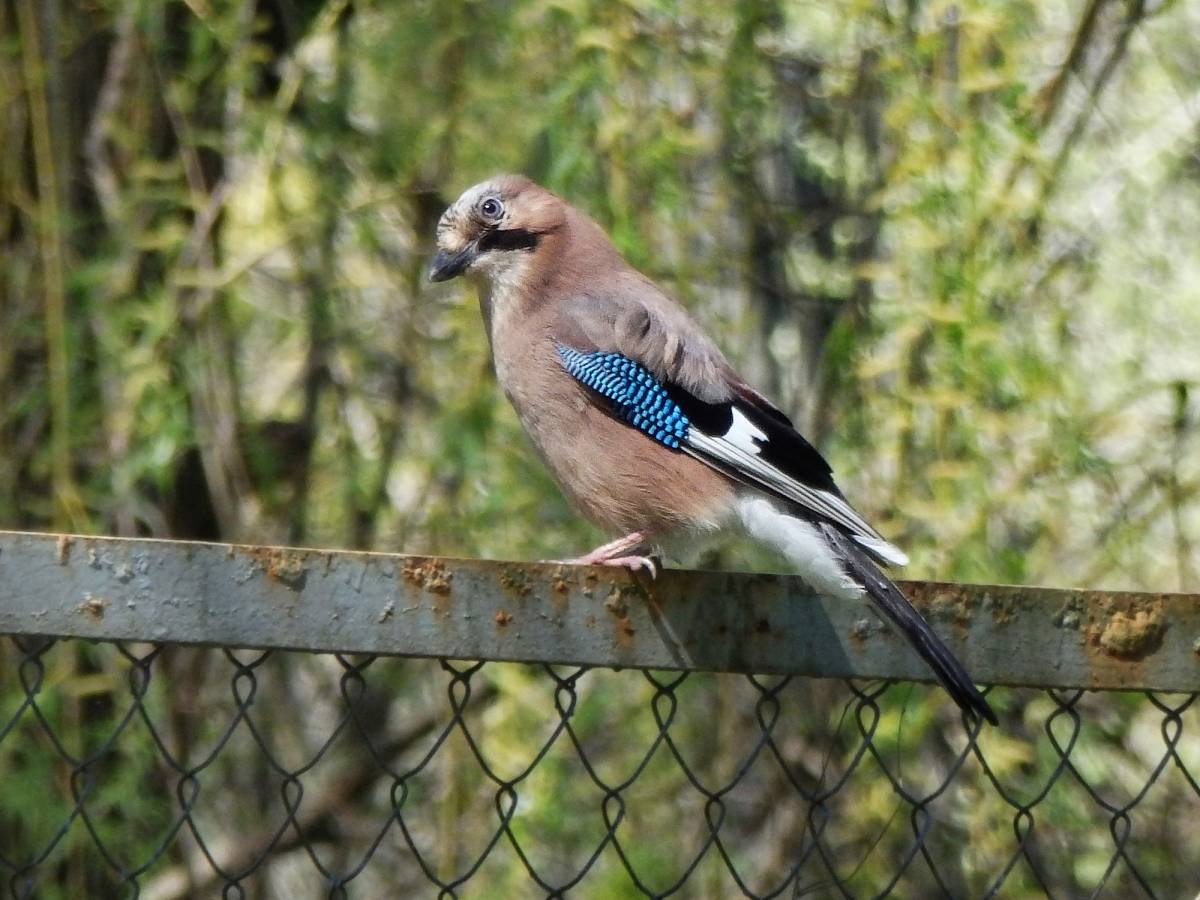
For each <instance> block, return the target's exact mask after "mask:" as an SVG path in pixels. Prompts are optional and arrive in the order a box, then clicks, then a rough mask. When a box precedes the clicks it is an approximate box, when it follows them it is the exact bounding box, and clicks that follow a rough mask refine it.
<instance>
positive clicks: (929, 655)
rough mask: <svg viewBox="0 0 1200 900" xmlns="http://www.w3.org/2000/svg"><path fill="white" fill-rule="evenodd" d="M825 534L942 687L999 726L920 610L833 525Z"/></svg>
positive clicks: (970, 710)
mask: <svg viewBox="0 0 1200 900" xmlns="http://www.w3.org/2000/svg"><path fill="white" fill-rule="evenodd" d="M820 528H821V532H822V534H823V535H824V536H825V539H826V540H827V541H828V542H829V543H830V545H831V546H832V547H833V548H834V549H835V550H836V551H837V553H838V555H839V556H840V557H841V558H842V562H843V563H844V564H845V566H846V568H847V570H848V572H849V574H850V575H851V576H852V577H853V578H854V580H855V581H858V582H859V583H861V584H862V586H863V587H864V588H865V589H866V592H867V596H869V597H870V598H871V599H872V600H873V601H874V602H875V605H876V606H877V607H878V608H879V610H880V611H881V612H882V613H883V614H884V615H885V616H887V618H888V620H889V621H890V622H891V623H892V624H893V625H895V626H896V628H898V629H899V630H900V633H901V634H902V635H904V637H905V639H906V640H907V641H908V642H909V643H910V644H911V645H912V646H913V649H915V650H916V651H917V652H918V653H919V654H921V658H922V659H924V660H925V662H926V663H928V665H929V667H930V668H931V669H932V670H933V673H934V674H935V675H936V676H937V679H938V681H939V682H941V685H942V687H944V688H945V689H946V692H947V693H949V694H950V696H951V697H952V698H953V699H954V702H955V703H957V704H958V705H959V707H960V708H961V709H963V710H965V711H967V712H968V713H973V714H975V715H979V716H982V717H983V718H984V719H986V720H987V721H988V722H991V723H992V724H993V725H997V724H999V719H997V718H996V713H995V712H994V711H993V710H992V707H991V706H990V705H989V704H988V702H987V699H986V698H985V697H984V696H983V694H981V693H980V692H979V689H978V688H976V687H975V683H974V682H973V681H972V680H971V676H970V675H968V674H967V670H966V669H964V668H963V665H962V663H960V662H959V661H958V659H957V658H956V657H955V656H954V654H953V653H952V652H951V651H950V648H949V647H947V646H946V644H945V643H944V642H943V641H942V639H941V638H940V637H938V636H937V634H936V632H934V630H933V629H932V628H931V627H930V626H929V623H928V622H926V621H925V620H924V619H923V618H922V617H921V614H920V613H919V612H917V609H916V607H914V606H913V605H912V603H910V602H909V600H908V598H907V597H905V596H904V594H902V593H900V589H899V588H898V587H896V585H894V584H893V583H892V582H891V580H890V579H889V578H888V577H887V576H886V575H884V574H883V573H882V572H881V571H879V569H878V567H876V565H875V564H874V563H873V562H872V561H871V559H870V557H869V556H868V555H867V554H866V553H865V552H864V551H863V550H862V549H860V548H859V547H858V545H857V544H855V543H854V542H853V541H852V540H850V539H849V538H847V537H846V536H845V535H844V534H842V533H841V532H840V531H839V530H838V529H836V528H834V527H833V526H832V525H829V524H826V523H822V524H821V526H820Z"/></svg>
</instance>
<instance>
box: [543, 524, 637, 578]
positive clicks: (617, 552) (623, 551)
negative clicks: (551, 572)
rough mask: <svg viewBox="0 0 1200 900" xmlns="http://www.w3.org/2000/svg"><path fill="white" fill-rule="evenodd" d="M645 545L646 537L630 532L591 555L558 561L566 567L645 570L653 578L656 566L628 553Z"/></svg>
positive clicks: (597, 549)
mask: <svg viewBox="0 0 1200 900" xmlns="http://www.w3.org/2000/svg"><path fill="white" fill-rule="evenodd" d="M644 543H646V535H645V534H644V533H643V532H641V531H634V532H631V533H629V534H627V535H625V536H624V537H619V538H617V539H616V540H615V541H610V542H609V543H607V544H604V545H603V546H600V547H597V548H596V549H595V550H593V551H592V552H591V553H588V554H586V555H584V556H578V557H576V558H575V559H564V560H559V562H562V563H563V564H564V565H568V566H616V567H617V568H622V569H628V570H629V571H631V572H636V571H638V570H639V569H645V570H646V571H647V572H649V573H650V577H651V578H654V577H656V576H657V575H658V566H657V565H656V564H655V562H654V560H653V559H651V558H650V557H649V556H631V555H629V551H630V550H633V549H634V548H635V547H639V546H641V545H642V544H644Z"/></svg>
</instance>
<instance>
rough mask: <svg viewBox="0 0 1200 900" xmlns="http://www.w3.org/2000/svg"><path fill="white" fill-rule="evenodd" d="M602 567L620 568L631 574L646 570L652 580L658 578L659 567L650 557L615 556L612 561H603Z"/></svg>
mask: <svg viewBox="0 0 1200 900" xmlns="http://www.w3.org/2000/svg"><path fill="white" fill-rule="evenodd" d="M600 565H602V566H619V567H621V568H625V569H628V570H629V571H630V572H636V571H638V569H645V570H646V572H647V573H649V575H650V578H651V580H653V579H655V578H657V577H658V566H656V565H655V564H654V560H653V559H651V558H650V557H649V556H615V557H613V558H612V559H606V560H603V561H602V562H601V563H600Z"/></svg>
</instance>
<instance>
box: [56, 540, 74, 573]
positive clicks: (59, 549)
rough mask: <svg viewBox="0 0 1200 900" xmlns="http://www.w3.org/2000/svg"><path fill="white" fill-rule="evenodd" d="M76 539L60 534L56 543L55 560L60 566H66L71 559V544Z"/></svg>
mask: <svg viewBox="0 0 1200 900" xmlns="http://www.w3.org/2000/svg"><path fill="white" fill-rule="evenodd" d="M74 541H75V539H74V538H72V537H71V536H70V535H69V534H60V535H59V536H58V540H57V541H55V542H54V558H55V559H56V560H58V564H59V565H60V566H65V565H66V564H67V562H68V561H69V560H70V559H71V544H72V543H74Z"/></svg>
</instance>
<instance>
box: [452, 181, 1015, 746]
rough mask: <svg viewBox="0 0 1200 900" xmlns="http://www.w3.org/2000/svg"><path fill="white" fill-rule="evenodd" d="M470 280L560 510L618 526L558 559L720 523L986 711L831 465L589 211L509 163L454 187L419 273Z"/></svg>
mask: <svg viewBox="0 0 1200 900" xmlns="http://www.w3.org/2000/svg"><path fill="white" fill-rule="evenodd" d="M458 275H468V276H471V278H472V280H473V281H475V282H476V284H477V286H478V288H479V300H480V308H481V310H482V313H483V321H484V325H485V327H486V329H487V335H488V339H489V342H490V344H491V350H492V359H493V363H494V365H495V370H496V377H497V380H498V382H499V384H500V386H501V388H502V389H503V391H504V393H505V395H506V396H507V397H508V399H509V400H510V401H511V403H512V405H513V407H514V408H515V409H516V412H517V416H518V417H519V419H520V421H521V424H522V425H523V426H524V428H525V430H526V431H527V432H528V434H529V437H530V438H531V439H532V442H533V445H534V447H535V448H536V449H537V452H538V453H539V455H540V456H541V458H542V460H543V461H544V462H545V464H546V466H547V467H549V469H550V471H551V473H552V474H553V475H554V477H555V479H556V480H557V481H558V483H559V484H560V485H561V487H562V489H563V491H564V492H565V494H566V495H567V498H568V499H569V500H570V501H571V504H572V506H574V507H575V508H576V510H578V511H579V512H580V513H581V514H583V515H584V516H585V517H587V518H588V519H590V520H591V521H592V522H594V523H595V524H596V525H598V526H599V527H600V528H602V529H603V530H605V531H606V532H608V533H609V534H611V535H614V536H616V539H615V540H613V541H611V542H610V543H607V544H604V545H603V546H601V547H597V548H596V549H595V550H593V551H592V552H591V553H588V554H587V555H585V556H582V557H580V558H579V559H576V560H571V562H574V563H579V564H584V565H606V566H623V567H627V568H629V569H633V570H636V569H639V568H644V569H646V570H648V571H649V572H650V574H651V575H653V574H654V563H653V561H652V560H651V559H650V557H649V555H648V554H649V553H650V552H651V551H652V550H654V549H656V548H664V547H670V546H671V545H672V544H673V543H674V544H675V545H676V546H678V545H679V544H680V543H683V544H686V542H688V541H689V540H693V539H695V538H696V537H697V536H698V535H700V534H703V533H706V532H711V531H714V530H716V529H720V528H726V527H733V528H737V529H740V530H741V531H742V532H744V533H745V534H748V535H749V536H750V537H751V538H753V539H755V540H758V541H760V542H762V543H765V544H767V545H769V546H770V547H773V548H774V549H775V550H777V551H779V552H780V553H782V555H783V556H784V557H785V558H786V559H787V560H788V561H789V562H790V563H791V564H792V565H793V566H794V567H795V568H796V570H797V571H798V573H799V574H800V575H801V577H803V578H804V580H805V581H806V582H807V583H808V584H809V585H811V586H812V587H813V588H814V589H815V590H817V591H819V592H821V593H824V594H826V595H829V596H832V597H834V598H837V599H845V600H855V599H858V598H861V597H864V596H865V597H867V598H869V599H870V600H872V601H873V602H874V603H875V605H876V606H877V607H878V609H879V610H880V611H881V612H882V614H883V615H884V616H885V617H886V618H887V619H888V620H889V621H890V622H891V623H892V624H893V625H894V626H895V627H896V628H897V629H898V630H899V631H900V632H901V634H903V636H904V637H905V638H906V639H907V640H908V641H909V642H910V643H911V645H912V646H913V647H914V648H915V649H916V651H917V652H918V653H919V654H920V655H921V656H922V658H923V659H924V660H925V661H926V662H927V663H928V665H929V666H930V668H931V669H932V670H933V672H934V674H935V675H936V676H937V679H938V680H939V681H940V682H941V684H942V685H943V686H944V687H945V689H946V690H947V691H948V692H949V694H950V695H951V696H952V697H953V698H954V700H955V702H956V703H957V704H958V705H959V706H960V707H961V708H962V709H963V710H964V711H966V712H968V714H970V715H978V716H982V717H983V718H985V719H987V720H988V721H989V722H992V723H993V724H994V723H995V722H996V715H995V713H994V712H993V711H992V709H991V707H990V706H989V705H988V702H987V700H986V699H985V698H984V697H983V695H982V694H981V693H980V692H979V691H978V690H977V689H976V687H975V685H974V684H973V683H972V681H971V679H970V677H969V676H968V674H967V672H966V670H965V669H964V668H963V666H962V665H961V663H959V661H958V660H957V659H956V658H955V657H954V655H953V654H952V653H951V651H950V649H949V648H948V647H947V646H946V645H945V644H944V643H943V642H942V640H941V639H940V638H939V637H938V636H937V634H936V633H935V632H934V631H933V629H932V628H931V627H930V626H929V624H928V623H927V622H926V621H925V620H924V619H923V618H922V617H921V615H920V613H918V612H917V610H916V609H915V608H914V607H913V606H912V604H911V603H910V602H909V601H908V599H907V598H906V597H905V596H904V594H902V593H901V592H900V590H899V589H898V588H897V587H896V585H894V584H893V583H892V582H891V581H890V580H889V579H888V577H887V576H886V575H884V574H883V572H882V571H881V569H880V566H881V565H884V566H886V565H904V564H905V563H907V562H908V557H907V556H905V554H904V553H903V552H902V551H901V550H900V549H898V548H897V547H895V546H893V545H892V544H891V543H889V542H888V541H887V540H886V539H885V538H884V537H883V536H882V535H880V533H879V532H878V531H876V530H875V529H874V528H872V527H871V525H870V524H869V523H867V522H866V520H864V519H863V517H862V516H861V515H859V513H858V512H856V511H855V510H854V508H853V507H852V506H851V505H850V504H849V503H848V502H847V500H846V498H845V496H843V494H842V492H841V491H840V490H839V489H838V487H837V485H836V484H835V483H834V480H833V473H832V470H831V469H830V466H829V464H828V463H827V462H826V461H825V460H824V459H823V458H822V456H821V454H820V453H818V452H817V450H816V449H815V448H814V447H813V446H812V445H811V444H810V443H809V442H808V441H807V440H805V439H804V437H803V436H802V435H800V434H799V433H798V432H797V431H796V429H795V428H794V427H793V426H792V423H791V421H790V420H789V419H788V417H787V416H786V415H785V414H784V413H783V412H781V411H780V410H779V409H778V407H776V406H775V405H774V404H772V403H771V402H770V401H769V400H768V399H767V398H766V397H764V396H763V395H762V394H760V393H759V392H758V391H756V390H755V389H754V388H753V387H751V386H750V385H749V384H747V383H746V381H745V380H744V379H743V378H741V377H740V376H739V375H738V374H737V372H736V371H735V370H734V368H733V366H732V365H731V364H730V363H729V362H728V360H726V359H725V357H724V355H723V354H722V353H721V351H720V350H719V349H718V348H717V345H716V344H715V343H714V342H713V341H712V340H711V339H710V338H709V337H708V336H707V335H706V334H705V333H704V332H703V331H702V330H701V328H700V326H699V325H698V324H697V323H696V322H695V321H694V320H693V319H692V318H691V316H689V315H688V313H687V312H686V311H685V310H684V309H683V308H682V307H681V306H679V305H678V304H677V303H675V302H674V301H673V300H671V299H670V298H669V297H668V296H667V295H666V294H664V293H663V292H662V291H661V290H659V288H658V287H657V286H656V285H655V284H654V282H652V281H651V280H650V279H649V278H647V277H646V276H645V275H643V274H642V273H640V272H638V271H637V270H636V269H634V268H633V267H632V266H630V265H629V264H628V263H627V262H626V261H625V260H624V259H623V258H622V257H621V255H620V253H619V252H618V251H617V249H616V247H614V246H613V244H612V242H611V241H610V240H609V239H608V236H607V235H606V234H605V233H604V231H603V229H601V228H600V226H599V225H597V224H596V223H595V222H594V221H593V220H592V219H591V218H589V217H588V216H587V215H585V214H584V213H582V212H580V211H579V210H577V209H575V208H574V207H572V206H571V205H569V204H568V203H566V202H565V201H564V200H562V199H561V198H559V197H558V196H556V195H555V194H553V193H551V192H550V191H548V190H546V189H544V188H542V187H539V186H538V185H536V184H534V183H533V182H532V181H530V180H529V179H527V178H524V177H522V176H517V175H504V176H499V177H496V178H493V179H490V180H488V181H485V182H483V183H481V184H477V185H475V186H474V187H472V188H469V189H468V190H467V191H465V192H464V193H463V195H462V196H461V197H459V198H458V200H456V201H455V202H454V203H453V204H452V205H451V206H450V207H449V208H448V209H447V210H446V211H445V213H443V215H442V217H441V219H440V221H439V222H438V226H437V252H436V254H435V256H434V259H433V264H432V267H431V269H430V279H431V280H432V281H445V280H447V279H450V278H454V277H455V276H458Z"/></svg>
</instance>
